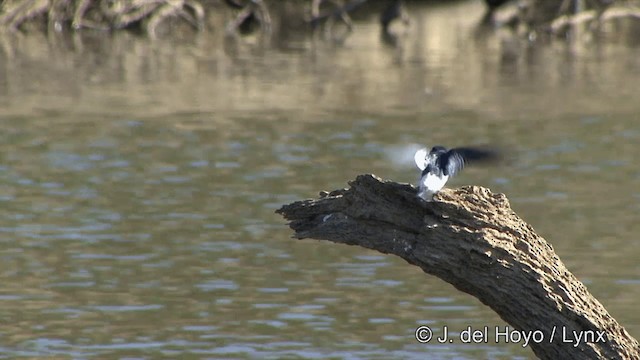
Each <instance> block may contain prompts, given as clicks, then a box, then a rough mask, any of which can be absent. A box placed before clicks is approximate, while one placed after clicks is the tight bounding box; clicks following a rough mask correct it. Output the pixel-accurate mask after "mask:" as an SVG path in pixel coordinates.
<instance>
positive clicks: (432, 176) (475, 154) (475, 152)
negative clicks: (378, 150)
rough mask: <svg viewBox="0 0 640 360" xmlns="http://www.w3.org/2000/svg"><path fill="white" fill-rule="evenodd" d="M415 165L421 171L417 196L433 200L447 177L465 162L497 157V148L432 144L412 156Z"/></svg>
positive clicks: (482, 160)
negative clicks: (449, 147) (451, 147)
mask: <svg viewBox="0 0 640 360" xmlns="http://www.w3.org/2000/svg"><path fill="white" fill-rule="evenodd" d="M413 158H414V160H415V162H416V165H417V166H418V168H419V169H420V170H421V171H422V173H421V175H420V182H419V183H418V197H420V198H422V199H423V200H425V201H433V196H434V195H435V194H436V193H437V192H438V191H440V189H442V188H443V187H444V185H445V184H446V183H447V180H449V177H451V176H454V175H456V174H458V173H459V172H460V171H461V170H462V168H464V166H465V164H466V163H467V162H469V163H470V162H475V161H481V162H488V161H495V160H497V159H498V158H499V153H498V151H497V150H494V149H491V148H488V147H457V148H453V149H447V148H445V147H444V146H434V147H432V148H431V150H430V151H428V150H427V148H426V147H425V148H422V149H420V150H418V151H416V153H415V155H414V156H413Z"/></svg>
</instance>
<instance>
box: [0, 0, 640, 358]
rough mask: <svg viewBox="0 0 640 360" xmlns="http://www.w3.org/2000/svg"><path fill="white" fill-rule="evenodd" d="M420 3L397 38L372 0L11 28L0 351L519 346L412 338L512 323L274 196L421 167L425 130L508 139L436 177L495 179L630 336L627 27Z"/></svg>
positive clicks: (464, 353) (380, 354) (638, 197)
mask: <svg viewBox="0 0 640 360" xmlns="http://www.w3.org/2000/svg"><path fill="white" fill-rule="evenodd" d="M411 10H412V11H411V14H412V20H413V21H412V24H411V27H410V28H409V32H408V34H407V35H406V36H404V37H402V38H401V39H400V41H399V43H398V46H396V47H394V46H389V45H387V44H385V43H383V42H381V39H380V37H379V34H378V28H377V24H376V23H375V16H374V15H372V16H371V18H370V19H369V20H366V19H365V20H362V21H360V22H358V23H357V25H356V29H355V32H354V33H353V34H352V35H351V36H350V37H349V38H348V39H347V40H346V42H345V43H344V44H343V45H335V44H333V43H331V42H330V41H323V40H317V39H316V40H314V39H310V38H300V39H288V40H286V41H285V40H282V39H280V40H279V41H274V42H273V44H274V45H272V46H267V45H261V44H260V43H259V42H257V41H256V40H255V39H252V38H249V39H245V40H241V41H239V42H236V43H233V42H231V43H229V42H224V41H223V39H222V36H221V34H220V31H218V32H216V31H214V32H213V33H209V34H208V35H201V37H199V38H196V39H189V40H188V41H177V40H175V41H172V40H161V41H156V42H150V41H148V40H145V39H141V38H137V37H135V36H133V35H130V34H117V35H114V36H113V37H112V38H101V37H99V36H96V37H93V38H90V37H84V38H75V39H74V38H70V39H68V41H65V40H58V41H57V42H56V41H52V40H51V39H50V40H49V41H48V40H47V39H45V38H43V37H40V36H38V35H31V36H26V37H25V36H22V37H18V38H17V39H14V40H13V41H14V42H9V41H8V40H6V39H5V43H4V45H3V51H2V56H1V57H0V119H1V124H0V125H1V126H2V132H1V133H0V154H2V155H1V156H0V201H1V204H2V206H0V234H1V236H0V255H1V256H2V261H1V262H0V263H1V265H0V270H1V281H2V288H1V290H0V305H1V306H0V309H2V310H0V314H1V316H2V325H3V326H2V327H0V352H2V353H3V354H4V357H6V358H10V357H27V358H29V357H30V358H43V357H47V356H49V357H55V358H100V359H116V358H124V357H127V358H148V359H152V358H153V359H156V358H183V359H190V358H215V359H223V358H224V359H283V358H288V359H299V358H305V359H311V358H314V359H328V358H331V359H389V358H402V359H425V358H433V359H475V358H492V359H502V358H514V357H516V358H529V357H532V356H533V354H532V353H531V351H530V350H529V349H526V348H524V349H523V348H522V346H521V344H505V343H503V342H501V343H499V344H496V343H495V341H493V338H491V340H492V341H490V342H489V343H488V344H462V343H460V342H454V343H452V344H446V345H436V344H420V343H418V342H417V341H416V340H415V339H414V335H413V334H414V331H415V329H416V327H418V326H419V325H429V326H432V327H434V328H435V329H436V335H439V334H441V330H439V329H442V327H443V326H448V327H449V329H450V330H449V331H450V332H454V333H455V332H460V331H462V330H464V329H466V328H467V326H471V327H473V328H481V327H483V326H489V327H494V326H501V327H502V326H504V325H505V324H504V323H503V322H502V321H501V320H500V319H499V318H498V317H497V316H496V315H495V314H493V313H492V312H491V311H490V310H489V309H487V308H486V307H484V306H483V305H482V304H480V303H479V302H478V301H476V300H475V299H473V298H471V297H470V296H468V295H465V294H462V293H459V292H457V291H456V290H455V289H453V288H452V287H451V286H449V285H448V284H445V283H443V282H442V281H440V280H438V279H436V278H433V277H429V276H426V275H425V274H423V273H421V272H420V271H419V270H418V269H417V268H414V267H412V266H410V265H407V264H406V263H404V262H403V261H401V260H399V259H396V258H393V257H390V256H384V255H381V254H377V253H375V252H372V251H368V250H365V249H360V248H355V247H346V246H338V245H336V244H331V243H325V242H317V241H313V240H305V241H295V240H292V239H290V236H291V232H290V231H289V229H288V228H287V227H286V226H285V223H284V221H283V220H282V219H281V218H279V217H278V216H277V215H275V214H274V213H273V211H274V210H275V209H276V208H278V207H279V206H280V205H281V204H283V203H287V202H291V201H294V200H298V199H302V198H307V197H312V196H315V194H316V193H317V192H318V191H319V190H332V189H335V188H339V187H344V186H345V185H346V182H347V181H348V180H351V179H353V178H354V177H355V176H356V175H357V174H360V173H368V172H373V173H375V174H377V175H379V176H381V177H384V178H388V179H394V180H397V181H414V180H415V179H416V176H417V171H416V170H415V169H414V168H413V165H412V164H411V161H410V158H411V150H412V149H415V146H416V144H428V145H434V144H444V145H459V144H468V143H496V144H500V145H504V146H507V147H508V148H510V149H512V150H513V151H514V153H515V158H516V160H515V161H513V162H512V163H510V164H509V165H505V166H504V167H501V168H497V169H496V168H494V169H483V168H469V169H468V170H465V172H463V173H462V175H461V176H460V177H458V178H456V179H454V180H453V181H452V182H450V184H449V185H450V186H459V185H464V184H478V185H484V186H487V187H490V188H491V189H492V190H493V191H496V192H504V193H506V194H507V196H508V197H509V199H510V201H511V204H512V206H513V207H514V209H515V210H516V211H517V212H518V213H519V214H520V215H521V216H522V217H523V218H524V219H525V220H527V221H528V222H530V223H531V224H532V225H533V226H534V228H535V229H536V230H537V231H538V232H539V233H541V234H543V235H544V236H545V237H546V238H547V240H548V241H550V242H551V243H552V244H553V246H554V248H555V249H556V251H557V253H558V254H559V255H560V257H561V258H562V259H563V260H564V261H565V263H566V264H567V266H568V267H569V268H570V269H571V270H572V271H573V272H574V273H575V274H576V275H577V276H578V277H579V278H580V279H581V280H583V281H584V282H585V283H586V284H587V285H588V287H589V289H590V290H591V291H592V292H593V294H594V295H595V296H596V297H597V298H598V299H599V300H600V301H602V302H603V303H604V305H605V306H606V307H607V309H608V310H609V311H610V312H611V313H612V314H613V315H614V316H615V317H616V318H617V319H618V320H619V321H620V322H621V323H623V324H624V325H625V326H626V327H627V329H628V330H629V331H630V332H631V334H632V335H634V336H636V337H640V312H639V311H638V310H637V299H638V298H640V266H639V265H638V261H637V259H638V258H640V239H638V233H639V232H640V226H639V225H638V221H637V220H638V213H639V211H640V190H639V189H640V167H639V165H638V164H639V162H638V160H637V155H636V154H637V153H638V146H639V145H638V144H639V143H640V122H639V121H638V120H640V119H639V118H638V116H639V115H638V114H640V102H638V93H637V89H638V86H637V84H638V83H640V49H638V48H637V47H636V46H634V45H629V42H628V41H627V40H628V38H627V35H626V34H627V33H626V32H622V31H621V30H615V31H614V29H606V28H605V33H604V34H603V36H602V37H603V39H599V38H594V37H590V36H585V37H584V38H583V40H581V41H574V42H570V43H567V42H564V41H551V42H548V43H537V44H529V43H527V42H524V41H522V40H518V39H514V37H512V36H510V35H509V34H507V33H503V32H497V33H490V34H488V35H486V36H484V37H482V36H479V35H478V34H477V32H476V31H475V24H476V22H477V21H478V19H479V18H480V16H481V13H482V4H481V2H456V3H455V4H452V5H448V6H445V5H440V6H430V7H424V6H422V7H420V6H417V5H414V6H413V7H412V9H411ZM476 14H477V16H475V15H476ZM472 15H473V16H472ZM620 34H625V35H620ZM629 36H630V35H629ZM53 40H55V39H53ZM634 159H635V160H634ZM461 266H464V264H461Z"/></svg>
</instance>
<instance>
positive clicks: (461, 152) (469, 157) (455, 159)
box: [438, 147, 500, 176]
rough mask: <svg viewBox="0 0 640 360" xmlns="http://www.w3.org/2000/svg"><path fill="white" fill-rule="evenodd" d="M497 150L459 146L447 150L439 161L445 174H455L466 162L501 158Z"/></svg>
mask: <svg viewBox="0 0 640 360" xmlns="http://www.w3.org/2000/svg"><path fill="white" fill-rule="evenodd" d="M499 157H500V156H499V153H498V151H497V150H494V149H490V148H482V147H459V148H454V149H451V150H449V151H447V152H446V153H445V154H443V155H442V156H440V158H439V159H438V161H439V162H440V164H439V165H440V167H442V169H443V170H444V174H445V175H449V176H453V175H455V174H457V173H458V172H460V170H462V168H463V167H464V165H465V163H473V162H489V161H496V160H498V159H499Z"/></svg>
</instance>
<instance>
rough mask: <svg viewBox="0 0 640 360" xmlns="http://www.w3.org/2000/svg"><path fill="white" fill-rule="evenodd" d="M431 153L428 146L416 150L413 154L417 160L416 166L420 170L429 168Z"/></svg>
mask: <svg viewBox="0 0 640 360" xmlns="http://www.w3.org/2000/svg"><path fill="white" fill-rule="evenodd" d="M428 154H429V150H427V148H422V149H420V150H418V151H416V153H415V155H413V160H414V161H415V162H416V166H417V167H418V169H420V170H424V169H426V168H427V155H428Z"/></svg>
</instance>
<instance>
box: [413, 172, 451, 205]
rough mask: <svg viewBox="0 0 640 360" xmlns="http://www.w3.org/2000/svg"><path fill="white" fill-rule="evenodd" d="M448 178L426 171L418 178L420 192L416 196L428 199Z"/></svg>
mask: <svg viewBox="0 0 640 360" xmlns="http://www.w3.org/2000/svg"><path fill="white" fill-rule="evenodd" d="M447 180H449V176H447V175H442V176H438V175H435V174H433V173H427V174H425V175H424V176H423V177H422V178H421V179H420V192H419V193H418V196H420V197H421V198H423V199H425V200H427V201H430V200H431V198H432V197H433V194H435V193H437V192H438V191H440V189H442V188H443V187H444V184H446V183H447Z"/></svg>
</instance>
